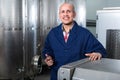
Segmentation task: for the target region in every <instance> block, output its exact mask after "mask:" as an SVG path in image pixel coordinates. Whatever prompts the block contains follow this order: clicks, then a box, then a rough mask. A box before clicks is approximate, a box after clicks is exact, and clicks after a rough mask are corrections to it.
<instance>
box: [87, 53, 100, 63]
mask: <svg viewBox="0 0 120 80" xmlns="http://www.w3.org/2000/svg"><path fill="white" fill-rule="evenodd" d="M85 55H86V56H88V57H89V60H91V61H95V60H100V59H101V57H102V55H101V54H100V53H98V52H93V53H86V54H85Z"/></svg>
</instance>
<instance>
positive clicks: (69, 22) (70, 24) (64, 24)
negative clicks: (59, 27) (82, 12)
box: [63, 22, 72, 25]
mask: <svg viewBox="0 0 120 80" xmlns="http://www.w3.org/2000/svg"><path fill="white" fill-rule="evenodd" d="M63 24H64V25H71V24H72V22H69V23H63Z"/></svg>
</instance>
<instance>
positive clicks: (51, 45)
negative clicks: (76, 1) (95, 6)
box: [42, 21, 106, 80]
mask: <svg viewBox="0 0 120 80" xmlns="http://www.w3.org/2000/svg"><path fill="white" fill-rule="evenodd" d="M90 52H99V53H101V54H102V57H105V55H106V51H105V49H104V47H103V46H102V45H101V43H100V42H99V41H98V40H97V39H96V38H95V37H94V36H93V35H92V33H90V32H89V31H88V30H87V29H85V28H83V27H81V26H79V25H78V24H77V23H76V22H75V21H74V26H73V28H72V29H71V30H70V34H69V38H68V41H67V43H66V42H65V41H64V36H63V30H62V24H60V25H59V26H57V27H54V28H53V29H52V30H51V31H50V32H49V34H48V36H47V38H46V41H45V45H44V48H43V52H42V54H43V58H45V54H46V53H47V54H48V55H50V56H52V57H53V59H54V65H53V66H51V80H57V71H58V69H59V67H60V66H62V65H65V64H67V63H70V62H73V61H77V60H80V59H83V58H86V56H85V53H90Z"/></svg>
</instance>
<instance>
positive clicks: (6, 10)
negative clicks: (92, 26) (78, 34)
mask: <svg viewBox="0 0 120 80" xmlns="http://www.w3.org/2000/svg"><path fill="white" fill-rule="evenodd" d="M64 2H71V3H73V4H74V5H75V8H76V9H75V10H76V12H77V16H76V18H75V20H76V21H77V22H78V24H79V25H82V26H83V27H85V24H86V16H85V13H86V10H85V0H0V79H14V80H16V79H18V78H21V79H24V78H25V77H33V76H34V75H35V74H37V73H40V71H41V69H42V67H41V66H42V64H43V62H42V61H41V60H42V59H41V51H42V48H43V44H44V40H45V38H46V35H47V34H48V32H49V31H50V30H51V28H53V27H55V26H57V25H58V24H59V23H61V21H60V20H59V17H58V8H59V6H60V5H61V4H62V3H64ZM25 80H26V79H25Z"/></svg>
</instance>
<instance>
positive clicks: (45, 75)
mask: <svg viewBox="0 0 120 80" xmlns="http://www.w3.org/2000/svg"><path fill="white" fill-rule="evenodd" d="M35 80H50V69H49V67H47V66H44V67H43V70H42V73H41V74H39V75H38V76H36V77H35Z"/></svg>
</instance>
